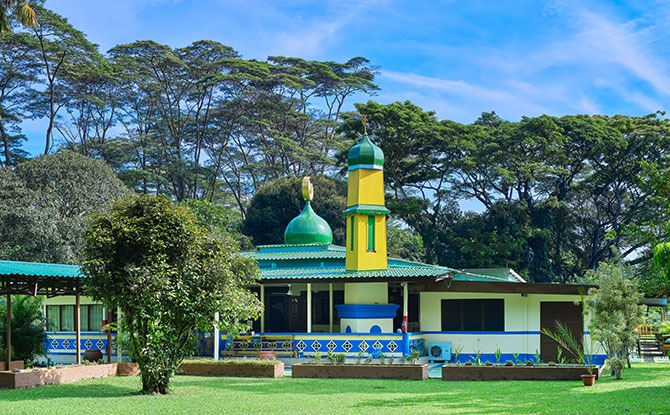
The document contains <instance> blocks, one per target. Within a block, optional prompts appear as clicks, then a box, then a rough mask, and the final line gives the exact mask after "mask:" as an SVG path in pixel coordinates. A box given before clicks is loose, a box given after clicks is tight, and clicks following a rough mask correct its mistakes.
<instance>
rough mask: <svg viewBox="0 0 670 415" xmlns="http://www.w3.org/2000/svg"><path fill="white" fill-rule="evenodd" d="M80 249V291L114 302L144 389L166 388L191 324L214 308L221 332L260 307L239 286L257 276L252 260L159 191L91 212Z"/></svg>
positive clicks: (186, 347) (200, 323) (204, 324)
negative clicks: (85, 280) (83, 285)
mask: <svg viewBox="0 0 670 415" xmlns="http://www.w3.org/2000/svg"><path fill="white" fill-rule="evenodd" d="M85 252H86V258H87V259H86V261H84V270H85V272H86V273H87V274H88V275H91V276H92V279H91V281H90V282H89V285H88V292H89V294H90V295H91V296H92V297H93V298H94V299H95V300H99V301H103V302H104V303H105V304H106V305H107V306H108V307H121V309H122V317H121V322H122V328H121V330H122V331H123V330H125V331H127V332H128V335H129V343H130V346H131V349H130V352H131V357H132V358H133V359H134V360H135V361H136V362H137V363H138V365H139V367H140V370H141V373H142V391H143V392H144V393H161V394H165V393H167V392H168V386H169V382H170V378H171V377H172V375H173V374H174V371H175V369H176V368H177V367H178V366H179V364H180V362H181V361H182V359H183V358H184V356H186V355H188V354H189V353H191V352H192V350H193V347H194V345H193V344H192V343H191V339H192V338H193V337H192V334H193V332H194V331H195V330H196V329H208V328H209V327H211V324H212V320H213V317H214V314H215V313H216V312H219V313H220V316H221V323H220V324H221V326H222V329H223V330H225V331H228V332H235V331H237V330H239V329H241V328H245V326H244V324H243V323H241V321H244V320H246V319H249V318H252V319H253V318H256V317H257V316H258V315H259V313H260V310H261V304H260V302H259V301H258V299H257V298H256V297H255V296H254V295H253V294H252V293H251V292H250V291H249V290H248V289H247V286H248V285H250V284H253V283H254V282H256V281H257V279H258V269H257V267H256V265H255V264H254V263H253V262H252V261H250V260H248V259H245V258H242V257H241V256H239V255H236V250H235V248H234V245H233V244H231V243H229V242H228V241H226V240H224V239H223V238H221V236H220V235H216V234H211V233H207V232H206V231H205V230H204V229H203V228H201V227H199V226H197V224H196V219H195V217H194V215H193V214H192V212H191V211H190V210H189V209H187V208H186V207H184V206H177V205H174V204H173V203H172V202H171V201H169V200H168V199H167V198H166V197H163V196H158V197H151V196H140V195H128V196H126V197H125V198H123V199H121V200H118V201H117V202H115V204H114V205H113V207H112V209H111V210H110V213H109V214H108V215H94V217H93V219H92V221H91V225H90V227H89V229H88V231H87V233H86V249H85Z"/></svg>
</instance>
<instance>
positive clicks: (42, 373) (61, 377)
mask: <svg viewBox="0 0 670 415" xmlns="http://www.w3.org/2000/svg"><path fill="white" fill-rule="evenodd" d="M110 376H116V363H110V364H104V365H90V366H66V367H60V368H52V369H31V370H23V371H21V372H7V371H5V372H0V387H3V388H11V389H21V388H31V387H34V386H41V385H59V384H61V383H71V382H78V381H80V380H85V379H97V378H107V377H110Z"/></svg>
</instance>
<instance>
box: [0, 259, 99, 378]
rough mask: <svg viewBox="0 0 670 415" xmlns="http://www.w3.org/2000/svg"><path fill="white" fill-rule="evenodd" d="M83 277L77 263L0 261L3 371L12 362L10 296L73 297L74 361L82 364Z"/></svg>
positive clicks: (84, 277)
mask: <svg viewBox="0 0 670 415" xmlns="http://www.w3.org/2000/svg"><path fill="white" fill-rule="evenodd" d="M86 278H87V277H86V276H85V275H83V274H82V272H81V268H80V267H79V266H77V265H66V264H47V263H39V262H22V261H2V260H0V295H4V296H6V300H7V322H6V324H7V336H6V345H7V355H6V356H4V357H6V362H5V368H4V369H5V370H9V368H10V363H11V361H12V348H11V344H12V321H11V319H12V302H11V298H12V295H33V296H37V295H43V296H46V297H48V298H50V297H56V296H63V295H73V296H75V299H76V301H75V337H76V363H77V364H79V363H81V330H80V323H79V322H80V318H81V307H80V296H81V293H82V290H83V281H84V279H86Z"/></svg>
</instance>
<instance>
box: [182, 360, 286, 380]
mask: <svg viewBox="0 0 670 415" xmlns="http://www.w3.org/2000/svg"><path fill="white" fill-rule="evenodd" d="M177 374H179V375H191V376H229V377H248V378H280V377H282V376H284V362H278V363H276V364H270V365H261V364H248V363H246V364H245V363H237V364H236V363H230V362H227V363H214V362H212V363H198V362H183V363H182V364H181V365H180V366H179V368H178V369H177Z"/></svg>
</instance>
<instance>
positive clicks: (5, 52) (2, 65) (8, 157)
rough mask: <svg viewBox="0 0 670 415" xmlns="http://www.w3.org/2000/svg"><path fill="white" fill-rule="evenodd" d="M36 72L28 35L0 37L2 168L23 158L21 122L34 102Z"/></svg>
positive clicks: (5, 35)
mask: <svg viewBox="0 0 670 415" xmlns="http://www.w3.org/2000/svg"><path fill="white" fill-rule="evenodd" d="M38 71H39V57H38V55H37V53H36V51H35V44H34V41H33V39H32V38H31V37H30V36H29V35H28V34H27V33H16V34H4V35H2V36H0V137H2V145H3V148H4V151H3V155H4V163H3V166H4V167H5V168H7V167H11V166H12V165H14V164H16V163H17V162H18V161H20V160H21V159H22V158H24V157H25V156H26V153H25V152H23V151H21V149H20V145H21V142H22V141H24V140H25V136H23V135H22V134H20V132H21V128H20V123H21V121H23V119H24V118H26V117H28V116H29V114H30V112H31V108H30V107H31V104H33V103H35V102H36V101H37V91H36V90H35V84H36V83H37V82H38Z"/></svg>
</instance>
